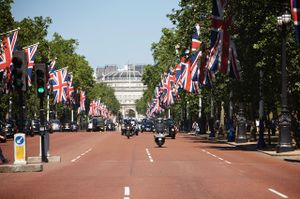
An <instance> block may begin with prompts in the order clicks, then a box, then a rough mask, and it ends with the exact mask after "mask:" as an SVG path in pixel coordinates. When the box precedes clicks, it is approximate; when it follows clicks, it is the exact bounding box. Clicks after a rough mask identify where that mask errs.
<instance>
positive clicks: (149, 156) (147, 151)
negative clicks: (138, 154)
mask: <svg viewBox="0 0 300 199" xmlns="http://www.w3.org/2000/svg"><path fill="white" fill-rule="evenodd" d="M146 153H147V155H148V158H149V161H150V162H153V158H152V156H151V154H150V152H149V149H148V148H146Z"/></svg>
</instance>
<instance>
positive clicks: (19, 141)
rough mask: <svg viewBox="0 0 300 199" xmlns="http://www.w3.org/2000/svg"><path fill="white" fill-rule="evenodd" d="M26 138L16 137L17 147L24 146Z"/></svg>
mask: <svg viewBox="0 0 300 199" xmlns="http://www.w3.org/2000/svg"><path fill="white" fill-rule="evenodd" d="M24 141H25V140H24V137H23V136H17V137H16V144H17V145H22V144H24Z"/></svg>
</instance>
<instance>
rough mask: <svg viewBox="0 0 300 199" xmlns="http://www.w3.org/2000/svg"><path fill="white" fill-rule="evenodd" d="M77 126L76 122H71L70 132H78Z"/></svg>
mask: <svg viewBox="0 0 300 199" xmlns="http://www.w3.org/2000/svg"><path fill="white" fill-rule="evenodd" d="M78 129H79V126H78V124H77V123H76V122H71V131H75V132H76V131H78Z"/></svg>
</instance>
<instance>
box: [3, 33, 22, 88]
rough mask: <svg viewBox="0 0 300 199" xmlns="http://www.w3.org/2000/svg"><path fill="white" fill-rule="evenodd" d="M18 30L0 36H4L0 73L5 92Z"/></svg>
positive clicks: (7, 86)
mask: <svg viewBox="0 0 300 199" xmlns="http://www.w3.org/2000/svg"><path fill="white" fill-rule="evenodd" d="M19 29H20V28H17V29H15V30H12V31H9V32H7V33H3V34H0V35H1V36H2V35H5V36H4V37H3V38H2V40H1V49H0V73H2V82H1V84H3V85H4V87H5V90H6V91H8V90H9V89H8V88H9V85H10V84H9V81H10V74H11V72H12V70H13V68H12V58H13V53H14V51H15V49H16V42H17V38H18V31H19Z"/></svg>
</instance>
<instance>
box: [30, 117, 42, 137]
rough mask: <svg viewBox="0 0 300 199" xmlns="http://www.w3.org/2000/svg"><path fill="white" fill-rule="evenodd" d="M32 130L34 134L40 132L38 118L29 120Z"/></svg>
mask: <svg viewBox="0 0 300 199" xmlns="http://www.w3.org/2000/svg"><path fill="white" fill-rule="evenodd" d="M31 127H32V132H33V133H34V134H40V128H41V122H40V120H31Z"/></svg>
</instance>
